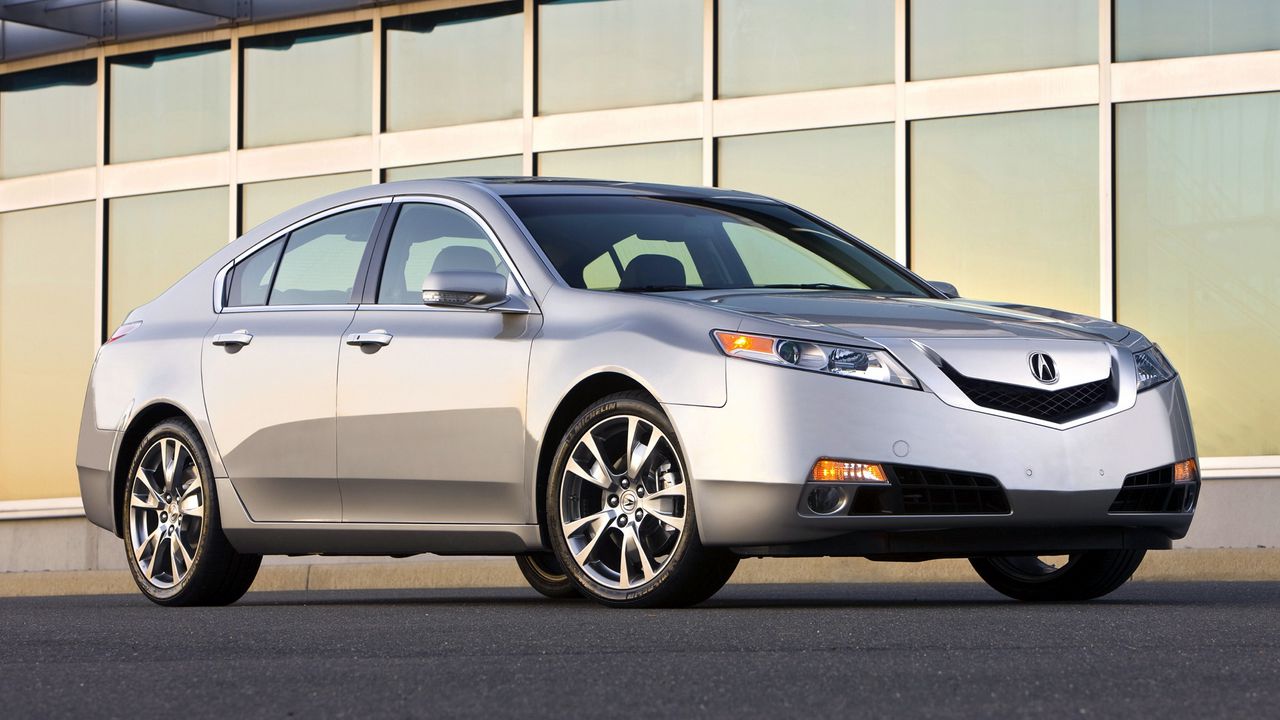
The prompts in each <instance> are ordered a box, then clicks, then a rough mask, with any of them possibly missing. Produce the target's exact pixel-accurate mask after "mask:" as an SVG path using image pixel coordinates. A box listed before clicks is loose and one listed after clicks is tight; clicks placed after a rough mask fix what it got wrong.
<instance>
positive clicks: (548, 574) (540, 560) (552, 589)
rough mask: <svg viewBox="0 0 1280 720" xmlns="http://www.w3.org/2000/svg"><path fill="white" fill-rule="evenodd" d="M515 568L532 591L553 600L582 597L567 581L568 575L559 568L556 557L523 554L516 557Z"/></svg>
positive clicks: (546, 554)
mask: <svg viewBox="0 0 1280 720" xmlns="http://www.w3.org/2000/svg"><path fill="white" fill-rule="evenodd" d="M516 566H517V567H519V568H520V574H521V575H524V579H525V580H526V581H528V583H529V585H530V586H532V587H533V589H534V590H537V591H538V592H540V593H542V594H543V595H546V596H547V597H549V598H552V599H555V600H567V599H570V598H576V597H582V596H581V595H579V594H578V588H577V586H575V585H574V584H573V581H571V580H570V579H569V574H568V573H566V572H565V571H564V568H562V567H560V563H559V562H557V561H556V556H555V555H552V554H551V553H548V552H540V553H525V554H524V555H517V556H516Z"/></svg>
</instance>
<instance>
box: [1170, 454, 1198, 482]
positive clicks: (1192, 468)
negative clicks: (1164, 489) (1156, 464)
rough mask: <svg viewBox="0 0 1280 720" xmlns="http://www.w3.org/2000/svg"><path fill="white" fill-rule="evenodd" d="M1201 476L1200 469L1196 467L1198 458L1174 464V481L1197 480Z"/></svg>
mask: <svg viewBox="0 0 1280 720" xmlns="http://www.w3.org/2000/svg"><path fill="white" fill-rule="evenodd" d="M1199 478H1200V470H1199V468H1198V467H1196V459H1195V458H1191V459H1190V460H1183V461H1182V462H1180V463H1178V464H1176V465H1174V466H1173V481H1174V482H1176V483H1189V482H1195V481H1196V480H1198V479H1199Z"/></svg>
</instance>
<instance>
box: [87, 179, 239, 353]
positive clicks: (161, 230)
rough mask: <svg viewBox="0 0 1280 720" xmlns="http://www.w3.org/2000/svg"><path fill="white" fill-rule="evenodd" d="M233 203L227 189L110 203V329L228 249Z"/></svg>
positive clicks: (108, 316) (108, 273)
mask: <svg viewBox="0 0 1280 720" xmlns="http://www.w3.org/2000/svg"><path fill="white" fill-rule="evenodd" d="M229 203H230V192H229V191H228V189H227V188H225V187H219V188H206V189H203V190H184V191H182V192H171V193H162V194H159V195H139V196H136V197H125V198H115V199H112V200H109V201H108V203H107V221H108V242H107V327H108V329H114V328H115V327H117V326H119V325H120V323H121V322H123V321H124V319H125V317H126V316H127V315H128V314H129V311H131V310H133V309H134V308H136V307H138V306H139V305H143V304H145V303H148V302H150V301H151V300H153V299H155V297H156V296H157V295H159V294H160V293H162V292H164V290H165V289H166V288H168V287H169V286H170V285H172V284H173V283H174V282H175V281H177V280H178V278H180V277H182V276H183V275H186V274H187V273H188V272H190V271H191V270H192V268H194V267H195V266H196V265H198V264H200V263H201V262H203V261H204V260H205V259H206V258H208V257H209V256H210V255H212V254H213V253H215V252H216V251H217V250H218V249H219V248H221V247H222V246H223V245H226V244H227V238H228V236H229V235H230V233H229V232H228V229H227V222H228V221H227V215H228V213H229V212H230V210H229V208H228V204H229Z"/></svg>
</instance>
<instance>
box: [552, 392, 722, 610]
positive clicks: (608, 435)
mask: <svg viewBox="0 0 1280 720" xmlns="http://www.w3.org/2000/svg"><path fill="white" fill-rule="evenodd" d="M624 448H625V449H628V450H629V451H624ZM684 468H685V462H684V456H683V452H682V451H681V449H680V445H679V441H678V440H677V439H676V437H675V432H674V431H673V430H672V427H671V424H670V422H669V421H668V420H667V418H666V417H665V416H664V415H663V414H662V412H661V411H660V410H659V409H658V408H656V407H655V406H654V405H653V403H652V401H651V400H650V399H649V398H648V396H647V395H645V394H644V393H640V392H626V393H618V394H615V395H610V396H608V397H606V398H603V399H602V400H599V401H598V402H596V403H595V404H594V405H592V406H591V407H589V408H587V409H586V410H585V411H584V412H583V413H582V414H581V415H579V416H578V419H577V420H576V421H574V423H573V425H572V426H571V427H570V428H569V430H568V431H567V432H566V433H565V436H564V437H563V438H562V439H561V441H560V447H559V449H558V450H557V452H556V456H555V459H554V460H553V461H552V463H551V477H550V478H549V480H548V482H547V495H546V510H547V513H546V517H547V534H548V536H549V537H550V540H551V548H552V551H553V552H554V554H555V557H556V560H557V561H558V562H559V563H560V566H561V567H562V568H564V569H565V571H566V572H567V575H568V578H569V580H570V582H572V583H573V585H574V586H575V587H577V589H578V591H579V592H581V593H582V594H583V595H584V596H586V597H588V598H591V599H593V600H596V601H597V602H600V603H602V604H604V605H608V606H612V607H633V608H635V607H684V606H689V605H696V604H697V603H700V602H702V601H703V600H706V599H707V598H709V597H711V596H712V595H714V594H715V593H716V591H718V590H719V589H720V588H721V587H723V586H724V584H725V583H726V582H728V580H729V577H730V576H731V575H732V574H733V571H734V569H735V568H736V567H737V565H738V558H737V557H736V556H734V555H733V554H732V553H730V552H729V551H728V550H727V549H724V548H708V547H705V546H703V544H702V541H701V539H700V538H699V537H698V524H697V516H696V514H695V511H694V503H693V493H692V492H691V486H690V482H689V478H688V476H687V475H686V474H685V471H684Z"/></svg>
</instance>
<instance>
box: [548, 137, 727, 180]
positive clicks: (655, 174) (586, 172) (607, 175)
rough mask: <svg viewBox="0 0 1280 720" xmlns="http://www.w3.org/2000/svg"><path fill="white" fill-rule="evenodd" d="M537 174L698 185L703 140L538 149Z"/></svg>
mask: <svg viewBox="0 0 1280 720" xmlns="http://www.w3.org/2000/svg"><path fill="white" fill-rule="evenodd" d="M538 174H539V175H545V176H547V177H572V178H590V179H597V180H630V181H634V182H657V183H671V184H674V185H701V184H702V143H700V142H698V141H696V140H686V141H683V142H665V143H647V144H641V145H620V146H618V147H603V148H587V149H585V150H559V151H556V152H545V153H539V154H538Z"/></svg>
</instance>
